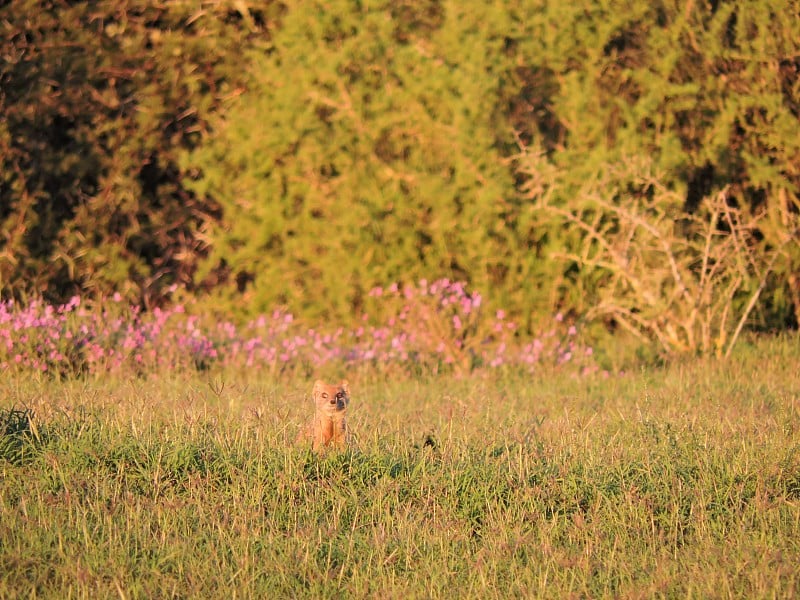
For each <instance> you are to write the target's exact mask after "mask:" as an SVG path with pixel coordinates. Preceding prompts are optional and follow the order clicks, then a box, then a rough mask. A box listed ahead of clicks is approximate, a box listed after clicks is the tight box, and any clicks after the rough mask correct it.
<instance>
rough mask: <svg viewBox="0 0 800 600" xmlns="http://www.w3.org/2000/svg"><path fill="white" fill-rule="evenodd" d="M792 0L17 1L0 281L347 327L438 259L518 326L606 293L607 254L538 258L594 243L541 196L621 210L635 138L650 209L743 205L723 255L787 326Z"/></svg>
mask: <svg viewBox="0 0 800 600" xmlns="http://www.w3.org/2000/svg"><path fill="white" fill-rule="evenodd" d="M797 13H798V3H797V1H796V0H792V1H790V2H788V3H786V2H778V1H777V0H768V1H766V2H759V3H753V2H743V1H733V2H725V3H721V2H690V3H688V4H678V3H674V2H672V3H671V2H665V1H657V2H633V3H631V2H620V1H619V0H592V1H591V2H588V3H584V4H582V5H576V4H569V3H562V2H543V1H542V0H525V1H522V2H516V3H486V4H476V3H469V4H466V5H465V4H464V3H460V2H455V1H452V0H402V1H400V2H386V1H369V2H352V1H347V0H334V1H333V2H324V3H323V2H316V3H312V4H302V5H300V4H297V3H287V4H282V3H279V2H269V3H265V4H264V5H263V6H262V7H260V8H255V7H254V6H251V3H246V2H236V1H232V0H231V1H225V2H214V3H208V4H207V5H206V4H202V5H199V6H194V5H192V4H191V3H153V2H145V3H139V4H137V5H136V6H130V5H129V4H128V3H122V4H120V3H118V2H109V1H105V2H100V3H93V4H91V5H87V4H69V3H68V4H63V3H55V2H45V3H36V2H29V1H27V0H23V1H21V2H17V3H15V4H14V6H13V8H12V6H11V5H10V4H7V5H6V6H4V7H3V8H0V23H2V31H3V33H4V35H3V36H2V38H0V39H2V42H0V48H1V49H2V55H3V57H4V61H3V62H2V64H0V84H1V85H0V87H1V89H2V91H0V110H2V115H3V117H2V119H0V152H1V154H0V161H2V164H0V232H1V233H0V288H2V293H3V294H4V295H12V294H14V295H23V294H25V293H26V292H34V293H39V294H44V295H46V296H47V297H48V299H50V300H54V301H59V300H63V299H64V298H65V297H67V296H69V295H71V294H72V293H74V292H75V291H82V292H86V293H88V294H94V293H101V292H102V293H109V292H110V291H112V290H114V291H121V292H123V293H124V294H125V295H126V296H127V297H129V298H137V299H142V300H144V301H145V302H151V301H158V300H162V299H163V298H164V297H165V296H168V294H169V293H170V290H172V289H173V287H172V286H173V284H182V285H184V286H185V287H187V288H188V292H189V293H190V294H191V293H196V292H203V293H205V292H209V294H208V298H209V305H214V306H216V307H217V308H219V309H220V310H224V311H228V312H232V313H236V314H238V315H239V316H244V315H245V314H247V315H248V316H249V315H253V314H254V313H258V312H263V311H265V310H270V309H272V308H274V307H275V305H276V304H284V305H288V306H289V307H290V309H291V310H292V312H294V313H295V314H298V315H300V316H303V317H308V318H315V319H318V318H328V319H332V320H337V321H348V320H351V319H352V318H353V317H354V315H357V314H358V313H359V312H361V311H362V310H363V308H364V297H365V294H366V293H367V292H368V291H369V290H370V289H371V288H373V287H374V286H378V285H381V286H385V285H389V284H390V283H391V282H394V281H400V282H401V283H408V282H411V283H413V282H416V281H418V280H420V279H423V278H425V279H428V280H434V279H438V278H441V277H447V278H450V279H451V280H463V281H465V282H466V283H467V284H468V285H469V286H470V289H473V290H477V291H479V292H481V294H482V295H483V296H484V298H485V299H486V303H487V306H488V307H490V308H493V309H496V308H503V309H506V310H507V311H508V312H509V313H510V314H511V315H512V316H513V317H514V318H515V319H516V320H518V321H519V322H521V323H522V324H523V325H524V327H526V328H527V329H529V330H533V329H535V325H536V323H535V322H536V321H538V320H541V319H543V318H545V317H546V316H549V314H552V313H553V312H555V311H556V310H561V311H562V312H565V313H568V312H570V311H572V312H573V313H575V315H576V316H579V315H583V314H585V313H586V312H587V310H588V309H589V308H591V307H592V306H593V304H595V303H596V302H597V299H598V298H599V297H601V296H602V295H603V294H604V293H605V292H606V291H607V288H604V287H603V286H604V281H606V279H605V278H604V275H603V273H598V272H596V271H593V270H586V269H583V268H582V266H581V264H580V262H579V261H571V262H566V263H565V262H562V261H558V260H554V258H553V257H554V255H556V254H561V255H563V254H576V253H579V252H580V250H581V248H583V247H584V246H585V244H586V242H587V238H586V235H585V232H583V231H581V230H580V229H579V228H576V227H564V226H563V222H561V221H559V220H554V219H552V217H551V216H548V215H546V214H543V213H541V211H539V210H538V206H539V205H540V204H541V203H542V201H543V200H544V201H546V202H547V204H549V205H551V206H557V207H560V208H562V209H564V210H568V211H572V212H573V213H575V214H577V213H579V212H582V211H584V210H587V207H586V206H585V200H586V190H587V189H592V190H594V191H595V192H597V194H599V195H600V196H601V197H602V199H603V200H604V201H608V202H623V203H624V202H632V203H634V204H635V203H636V202H638V200H639V199H640V198H642V197H643V196H642V194H645V195H646V193H647V192H646V190H643V189H639V188H636V187H635V186H634V187H630V185H629V184H630V182H629V181H628V180H626V179H625V177H623V178H621V179H619V180H617V181H612V180H609V178H608V177H607V175H608V173H620V172H621V173H624V172H625V171H626V169H625V168H624V167H625V165H627V164H628V163H631V162H635V161H634V158H636V159H638V158H640V157H647V158H648V159H649V160H650V161H651V163H652V165H653V171H654V172H656V173H658V174H659V181H658V182H657V183H658V186H660V187H661V188H663V189H665V190H667V191H668V192H669V194H667V195H668V196H669V197H670V198H672V199H673V200H671V201H670V204H669V205H668V206H666V205H665V206H660V205H659V206H658V207H657V209H658V211H660V212H661V213H663V214H674V215H675V216H674V218H675V219H678V220H680V219H684V218H688V219H689V220H691V219H693V218H695V217H694V215H696V214H702V213H703V210H704V208H703V207H704V205H705V204H707V203H708V202H710V201H712V200H713V199H714V198H717V197H718V195H719V194H720V192H721V191H722V190H726V197H727V198H728V201H729V203H730V205H731V207H732V208H733V209H735V210H737V211H741V213H742V215H743V217H742V218H743V219H744V220H745V221H747V222H751V221H757V222H758V227H757V231H756V232H754V235H753V236H752V241H751V247H748V248H747V252H745V253H743V254H742V255H741V257H740V258H742V260H744V259H746V257H747V256H752V255H757V256H759V257H760V259H761V260H762V261H763V260H764V259H766V258H768V257H770V256H772V253H774V252H775V251H776V249H778V248H780V249H781V258H780V260H777V261H775V263H774V264H773V265H772V269H771V270H770V275H769V277H767V278H766V281H765V283H764V286H763V289H762V291H761V292H760V293H759V295H758V302H757V304H756V306H754V307H753V309H752V310H751V311H748V314H749V317H748V325H750V326H751V327H755V328H762V329H784V328H786V327H790V326H794V325H796V324H797V321H798V315H800V243H798V236H799V235H800V233H799V232H800V224H798V220H799V218H800V217H798V215H799V214H800V200H798V198H799V197H800V158H799V157H800V141H799V140H800V136H798V135H797V133H798V127H797V123H798V119H799V118H800V87H799V86H800V84H798V81H800V77H798V73H800V59H798V56H800V21H799V20H798V19H797V18H795V17H796V16H797ZM533 156H535V157H536V158H535V159H533V158H532V157H533ZM600 183H603V185H605V186H606V187H605V188H604V189H600V187H601V186H599V184H600ZM675 199H677V200H675ZM588 210H591V208H589V209H588ZM720 231H721V232H722V233H724V228H721V229H720ZM747 291H752V290H749V289H748V290H747ZM632 309H633V310H641V307H632Z"/></svg>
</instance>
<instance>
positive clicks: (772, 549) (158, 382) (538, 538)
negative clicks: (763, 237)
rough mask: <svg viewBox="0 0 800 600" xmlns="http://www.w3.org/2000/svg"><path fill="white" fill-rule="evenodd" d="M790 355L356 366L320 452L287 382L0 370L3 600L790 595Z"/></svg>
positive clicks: (793, 426)
mask: <svg viewBox="0 0 800 600" xmlns="http://www.w3.org/2000/svg"><path fill="white" fill-rule="evenodd" d="M798 365H800V344H798V338H797V337H796V336H790V337H781V338H764V339H748V340H746V341H745V342H744V343H742V344H740V346H738V347H737V349H736V351H735V352H734V355H733V357H732V358H731V359H730V360H727V361H723V360H720V359H714V358H703V359H685V360H680V361H675V362H671V363H669V364H668V365H666V366H662V367H652V366H651V367H643V368H641V369H638V370H632V371H629V372H627V373H616V374H611V375H610V376H603V375H602V374H601V373H600V372H595V373H591V374H584V375H581V374H580V372H578V371H576V370H574V369H573V370H570V369H567V368H565V366H564V365H558V364H554V365H552V366H550V367H548V368H542V369H539V370H538V371H537V372H535V373H534V372H530V371H526V370H524V369H520V368H518V367H515V366H511V367H505V368H496V369H491V368H488V367H487V368H481V369H476V370H473V371H472V372H470V373H466V374H465V373H461V374H458V373H456V372H450V373H439V374H430V373H428V374H425V373H416V374H409V373H403V372H402V371H401V370H397V371H396V372H395V373H391V372H386V371H378V370H366V369H360V370H359V369H354V370H353V372H348V373H337V375H347V376H349V378H350V380H351V387H352V403H351V406H350V424H351V427H352V430H353V433H354V435H353V443H352V444H351V446H350V447H349V448H348V449H347V450H345V451H342V452H336V451H334V452H330V453H327V454H323V455H319V456H318V455H315V454H313V453H311V452H310V451H309V450H308V449H307V448H304V447H303V446H302V445H300V446H298V445H296V444H295V443H294V438H295V435H296V433H297V431H298V429H299V427H300V425H301V424H302V423H303V422H304V421H305V419H307V418H308V416H309V414H310V410H311V401H310V399H309V394H310V389H311V382H312V380H311V379H309V378H308V377H307V376H306V374H304V373H300V372H297V373H288V374H287V373H284V374H276V373H271V372H270V371H269V370H267V369H263V368H257V367H254V368H250V369H247V368H245V369H241V368H239V369H237V368H233V367H220V368H216V369H209V370H205V371H204V370H179V369H168V368H161V369H159V370H158V371H154V372H150V373H138V374H133V373H130V372H116V373H111V374H109V373H102V372H94V373H89V374H85V375H83V376H80V377H77V376H74V377H73V376H71V377H61V378H59V377H53V376H51V375H49V374H48V373H46V372H40V371H39V372H37V371H30V370H28V371H24V370H19V371H13V370H10V369H8V370H6V372H5V373H4V375H3V378H2V379H0V382H1V383H0V436H2V437H0V597H2V598H14V597H20V598H22V597H27V598H34V597H35V598H105V597H114V598H259V597H314V598H338V597H381V598H400V597H402V598H444V597H446V598H456V597H458V598H476V597H481V598H508V597H542V598H569V597H575V598H577V597H591V598H598V597H695V598H709V597H714V598H728V597H747V598H792V597H797V595H798V594H799V593H800V572H799V570H798V567H797V565H798V564H800V393H799V392H798V390H800V373H798V369H797V366H798ZM341 368H342V369H344V367H341ZM327 369H328V371H327V373H326V375H327V376H330V377H333V376H334V369H333V368H332V366H328V367H327Z"/></svg>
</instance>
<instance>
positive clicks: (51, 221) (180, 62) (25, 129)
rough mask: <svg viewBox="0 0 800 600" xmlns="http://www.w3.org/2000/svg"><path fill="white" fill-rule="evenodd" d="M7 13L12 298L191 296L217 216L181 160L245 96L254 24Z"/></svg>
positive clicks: (3, 214)
mask: <svg viewBox="0 0 800 600" xmlns="http://www.w3.org/2000/svg"><path fill="white" fill-rule="evenodd" d="M3 4H4V5H5V6H4V7H2V8H0V29H1V30H2V34H1V35H0V52H2V55H3V60H2V61H0V116H1V120H0V223H1V224H2V237H0V285H2V287H3V291H4V293H5V294H9V293H11V292H14V293H16V294H20V293H23V292H28V293H41V294H44V295H45V296H46V297H48V298H50V299H53V300H59V299H61V300H63V299H64V298H66V297H69V296H71V295H72V294H74V293H89V294H97V293H102V292H110V291H111V290H118V291H120V292H122V293H125V294H126V295H128V296H130V297H132V298H135V299H137V300H143V301H145V302H149V301H150V300H153V299H158V298H159V296H161V295H162V294H163V291H164V290H165V289H166V288H167V287H169V286H170V285H172V284H175V283H183V284H191V282H192V277H193V272H194V269H195V264H196V262H197V260H198V259H199V258H200V256H202V254H203V252H204V250H205V246H206V242H205V241H204V238H203V236H202V231H203V229H204V227H205V225H206V224H207V222H208V221H209V219H211V218H213V217H218V216H219V213H218V210H217V207H216V203H215V202H214V200H213V199H212V198H198V197H196V195H195V194H193V193H192V192H191V191H189V190H188V189H187V186H186V182H187V173H186V172H184V171H182V170H181V169H180V168H179V166H178V163H177V157H178V156H179V155H180V154H181V153H182V152H183V151H185V150H186V149H189V148H192V147H194V146H195V145H196V144H197V143H198V141H199V140H200V139H201V134H202V132H203V131H204V130H205V129H206V122H207V119H208V117H209V115H210V114H212V113H214V112H215V111H217V110H218V109H219V108H220V106H221V105H222V104H223V103H224V100H225V98H226V97H228V96H231V95H233V94H235V93H238V90H239V88H238V86H239V85H240V83H239V82H240V80H241V79H242V74H241V69H240V68H239V65H238V54H239V52H240V48H241V47H242V46H243V45H245V44H246V43H247V39H248V38H249V37H251V36H254V35H256V34H257V33H258V32H257V31H254V29H255V28H256V25H255V24H253V22H252V19H244V18H243V17H242V15H241V14H239V13H237V12H236V11H233V10H227V9H225V8H223V7H221V6H219V5H214V6H209V7H206V8H203V9H201V8H193V7H192V6H191V5H190V4H186V3H166V4H164V3H155V2H137V3H129V2H110V1H105V2H95V3H64V2H31V1H20V2H13V3H3ZM262 29H263V27H262Z"/></svg>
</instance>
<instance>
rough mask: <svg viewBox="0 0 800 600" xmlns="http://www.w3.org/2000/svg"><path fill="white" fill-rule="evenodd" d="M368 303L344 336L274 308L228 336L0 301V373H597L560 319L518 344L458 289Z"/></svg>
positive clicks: (151, 319) (170, 316) (196, 323)
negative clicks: (327, 369) (335, 368)
mask: <svg viewBox="0 0 800 600" xmlns="http://www.w3.org/2000/svg"><path fill="white" fill-rule="evenodd" d="M369 296H370V298H369V302H368V308H369V309H370V310H371V311H373V312H372V313H371V314H364V315H363V316H362V318H361V320H360V325H359V326H357V327H355V328H354V329H352V330H345V329H344V328H341V327H338V328H326V329H317V328H309V327H307V326H304V325H303V324H301V323H299V322H297V321H296V320H295V319H294V317H293V316H292V314H291V313H289V312H287V311H285V310H280V309H279V310H275V311H273V313H272V314H270V315H262V316H260V317H258V318H257V319H254V320H253V321H251V322H249V323H247V324H246V325H245V326H243V327H237V326H236V325H234V324H233V323H232V322H227V321H222V322H219V321H215V322H211V321H210V320H203V319H202V318H201V317H200V316H198V315H192V314H188V313H187V312H186V311H185V309H184V307H183V306H182V305H175V306H173V307H171V308H169V309H166V310H165V309H159V308H156V309H154V310H152V311H150V312H144V311H141V310H140V309H139V308H138V307H136V306H128V305H127V304H125V303H123V302H122V301H121V298H120V297H119V296H115V297H113V298H110V299H107V300H106V301H105V302H100V303H97V304H95V305H93V306H91V307H87V306H86V305H85V303H82V302H81V300H80V298H78V297H75V298H73V299H72V300H71V301H70V302H68V303H67V304H64V305H62V306H51V305H47V304H43V303H41V302H37V301H34V302H31V303H29V304H28V305H26V306H18V305H16V304H14V303H13V302H12V301H9V302H0V371H5V370H9V369H19V370H34V371H41V372H45V373H52V374H59V375H69V374H76V373H82V372H89V373H97V372H115V371H122V370H132V371H134V372H148V371H149V372H155V371H158V370H159V369H163V368H170V369H176V368H177V369H204V368H209V367H211V366H213V365H219V366H222V367H245V368H251V367H260V368H267V369H269V370H270V371H272V372H283V371H286V370H292V369H297V368H303V369H310V368H312V367H318V366H322V365H325V364H329V363H335V362H339V363H342V364H344V365H350V366H352V365H365V366H376V367H380V368H385V367H387V366H393V365H395V366H401V367H409V368H410V367H413V368H417V369H418V368H423V369H427V370H429V371H431V372H437V371H440V370H453V371H459V372H465V371H470V370H474V369H477V368H500V367H516V368H524V369H527V370H531V371H533V370H535V369H537V368H539V367H541V366H544V365H547V366H558V365H566V364H569V365H572V366H574V368H575V369H576V370H577V371H578V372H581V373H588V372H593V371H595V370H597V366H596V364H595V363H594V360H593V356H592V349H591V348H590V347H587V346H585V345H582V344H581V343H580V342H579V341H578V337H577V330H576V328H575V326H574V325H568V324H567V323H564V322H563V319H562V318H561V315H557V316H556V318H555V320H554V322H553V326H552V327H551V328H550V329H549V330H547V331H545V332H542V333H541V334H540V335H537V336H535V337H533V338H530V339H523V336H521V335H520V333H519V331H518V328H517V326H516V324H515V323H513V322H512V321H510V320H509V319H507V318H506V315H505V314H504V312H503V311H497V312H495V313H493V314H490V315H487V314H485V312H484V311H483V310H482V302H481V296H480V294H479V293H477V292H472V293H469V292H468V291H467V289H466V286H465V285H464V284H463V283H460V282H450V281H448V280H446V279H444V280H439V281H435V282H432V283H430V284H429V283H428V282H426V281H424V280H423V281H420V282H419V284H418V285H416V286H414V285H406V286H403V287H401V286H399V285H397V284H394V285H391V286H389V287H388V288H386V289H383V288H375V289H374V290H372V291H371V292H370V294H369Z"/></svg>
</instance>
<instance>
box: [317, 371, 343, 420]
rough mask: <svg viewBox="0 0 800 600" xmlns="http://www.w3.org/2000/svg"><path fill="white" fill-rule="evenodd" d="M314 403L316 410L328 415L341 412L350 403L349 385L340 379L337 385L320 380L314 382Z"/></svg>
mask: <svg viewBox="0 0 800 600" xmlns="http://www.w3.org/2000/svg"><path fill="white" fill-rule="evenodd" d="M313 396H314V405H315V406H316V407H317V410H318V411H321V412H323V413H325V414H328V415H334V414H336V413H343V412H344V411H345V410H347V405H348V404H349V403H350V385H349V384H348V383H347V380H346V379H342V382H341V383H340V384H339V385H331V384H328V383H325V382H324V381H320V380H319V379H318V380H317V381H316V383H314V391H313Z"/></svg>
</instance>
